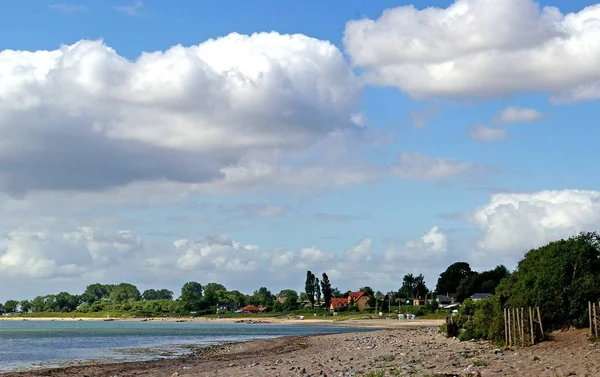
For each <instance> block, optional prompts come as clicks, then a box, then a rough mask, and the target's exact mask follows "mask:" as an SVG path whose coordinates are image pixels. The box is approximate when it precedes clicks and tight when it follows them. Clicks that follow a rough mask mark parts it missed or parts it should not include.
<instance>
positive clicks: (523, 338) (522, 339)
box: [521, 308, 525, 347]
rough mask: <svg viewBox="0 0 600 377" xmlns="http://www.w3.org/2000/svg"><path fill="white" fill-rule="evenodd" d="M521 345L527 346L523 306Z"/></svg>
mask: <svg viewBox="0 0 600 377" xmlns="http://www.w3.org/2000/svg"><path fill="white" fill-rule="evenodd" d="M521 345H522V346H523V347H525V314H524V309H523V308H521Z"/></svg>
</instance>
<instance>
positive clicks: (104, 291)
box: [81, 283, 111, 305]
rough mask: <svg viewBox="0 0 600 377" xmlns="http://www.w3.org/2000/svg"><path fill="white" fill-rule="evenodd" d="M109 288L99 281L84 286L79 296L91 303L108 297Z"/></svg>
mask: <svg viewBox="0 0 600 377" xmlns="http://www.w3.org/2000/svg"><path fill="white" fill-rule="evenodd" d="M110 288H111V287H110V286H108V285H104V284H100V283H96V284H91V285H88V286H87V287H86V288H85V292H83V294H82V295H81V297H82V298H83V301H85V302H87V303H88V304H90V305H91V304H93V303H94V302H96V301H100V300H102V299H103V298H108V296H109V294H110Z"/></svg>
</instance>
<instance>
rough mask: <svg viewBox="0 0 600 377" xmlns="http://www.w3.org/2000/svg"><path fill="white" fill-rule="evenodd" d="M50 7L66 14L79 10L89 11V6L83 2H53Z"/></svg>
mask: <svg viewBox="0 0 600 377" xmlns="http://www.w3.org/2000/svg"><path fill="white" fill-rule="evenodd" d="M50 9H55V10H58V11H60V12H62V13H65V14H72V13H79V12H87V11H88V7H86V6H85V5H81V4H66V3H57V4H51V5H50Z"/></svg>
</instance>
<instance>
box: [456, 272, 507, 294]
mask: <svg viewBox="0 0 600 377" xmlns="http://www.w3.org/2000/svg"><path fill="white" fill-rule="evenodd" d="M509 274H510V273H509V272H508V269H507V268H506V267H504V266H503V265H500V266H496V268H494V269H493V270H489V271H483V272H481V273H478V272H474V271H473V272H472V273H471V275H470V276H468V277H466V278H464V279H463V280H461V282H460V284H459V285H458V288H457V289H456V299H457V300H458V301H459V302H462V301H464V300H465V299H467V298H469V297H471V295H473V294H474V293H491V294H494V293H495V292H496V287H497V286H498V285H499V284H500V281H501V280H502V279H504V278H505V277H507V276H508V275H509Z"/></svg>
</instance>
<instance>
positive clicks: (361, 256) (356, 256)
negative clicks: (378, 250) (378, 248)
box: [346, 238, 373, 263]
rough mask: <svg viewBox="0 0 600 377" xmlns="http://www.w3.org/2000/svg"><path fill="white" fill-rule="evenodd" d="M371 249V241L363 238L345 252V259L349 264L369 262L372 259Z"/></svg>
mask: <svg viewBox="0 0 600 377" xmlns="http://www.w3.org/2000/svg"><path fill="white" fill-rule="evenodd" d="M372 247H373V240H372V239H370V238H364V239H362V240H361V241H360V242H359V243H357V244H356V245H354V246H353V247H352V248H351V249H350V250H348V251H347V252H346V257H347V259H348V261H349V262H350V263H360V262H369V261H371V259H373V254H372V251H371V249H372Z"/></svg>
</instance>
